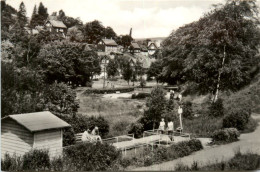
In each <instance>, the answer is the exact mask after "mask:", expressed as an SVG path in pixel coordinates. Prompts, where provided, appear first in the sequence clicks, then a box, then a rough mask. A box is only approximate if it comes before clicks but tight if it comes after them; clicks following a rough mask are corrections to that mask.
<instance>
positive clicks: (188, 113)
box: [182, 101, 194, 119]
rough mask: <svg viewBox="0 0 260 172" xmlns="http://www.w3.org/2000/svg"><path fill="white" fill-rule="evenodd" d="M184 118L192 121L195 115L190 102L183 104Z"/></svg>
mask: <svg viewBox="0 0 260 172" xmlns="http://www.w3.org/2000/svg"><path fill="white" fill-rule="evenodd" d="M182 115H183V117H184V118H187V119H192V118H193V116H194V114H193V111H192V103H191V102H190V101H187V102H184V103H183V114H182Z"/></svg>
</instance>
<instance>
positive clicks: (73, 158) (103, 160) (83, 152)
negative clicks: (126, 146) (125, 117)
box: [63, 142, 121, 171]
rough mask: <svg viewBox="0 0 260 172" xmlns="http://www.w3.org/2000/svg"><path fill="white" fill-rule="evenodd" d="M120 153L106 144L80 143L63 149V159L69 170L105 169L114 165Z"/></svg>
mask: <svg viewBox="0 0 260 172" xmlns="http://www.w3.org/2000/svg"><path fill="white" fill-rule="evenodd" d="M120 155H121V154H120V152H119V151H117V150H116V148H115V147H114V146H111V145H108V144H101V143H99V142H98V143H96V144H92V143H82V144H78V145H75V146H72V147H68V148H67V149H65V150H64V156H63V159H64V161H65V162H66V163H65V165H66V167H65V169H67V170H69V171H105V170H108V169H110V168H112V167H114V165H115V163H117V161H118V160H119V158H120Z"/></svg>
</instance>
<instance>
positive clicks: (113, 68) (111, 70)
mask: <svg viewBox="0 0 260 172" xmlns="http://www.w3.org/2000/svg"><path fill="white" fill-rule="evenodd" d="M117 68H118V66H117V62H116V60H115V59H110V60H109V62H108V64H107V67H106V70H107V75H108V77H111V76H112V77H114V76H115V75H116V74H117V72H118V71H117Z"/></svg>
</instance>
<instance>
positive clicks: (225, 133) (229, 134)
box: [212, 128, 240, 142]
mask: <svg viewBox="0 0 260 172" xmlns="http://www.w3.org/2000/svg"><path fill="white" fill-rule="evenodd" d="M239 135H240V134H239V132H238V130H237V129H236V128H225V129H221V130H218V131H215V132H214V133H213V135H212V139H213V142H233V141H236V140H238V137H239Z"/></svg>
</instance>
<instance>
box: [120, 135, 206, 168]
mask: <svg viewBox="0 0 260 172" xmlns="http://www.w3.org/2000/svg"><path fill="white" fill-rule="evenodd" d="M201 149H203V146H202V144H201V142H200V141H199V140H196V139H192V140H189V141H183V142H179V143H176V144H174V145H171V146H170V147H154V148H153V149H152V147H151V146H149V147H148V148H146V149H145V150H144V151H143V153H142V154H141V157H133V158H132V159H130V160H127V162H128V166H129V165H136V166H149V165H152V164H157V163H161V162H165V161H171V160H174V159H177V158H180V157H184V156H187V155H190V154H191V153H193V152H195V151H199V150H201ZM121 163H123V164H122V165H123V166H124V167H125V168H126V166H127V164H125V163H126V162H125V161H122V162H121Z"/></svg>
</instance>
